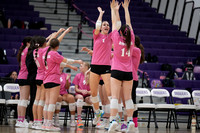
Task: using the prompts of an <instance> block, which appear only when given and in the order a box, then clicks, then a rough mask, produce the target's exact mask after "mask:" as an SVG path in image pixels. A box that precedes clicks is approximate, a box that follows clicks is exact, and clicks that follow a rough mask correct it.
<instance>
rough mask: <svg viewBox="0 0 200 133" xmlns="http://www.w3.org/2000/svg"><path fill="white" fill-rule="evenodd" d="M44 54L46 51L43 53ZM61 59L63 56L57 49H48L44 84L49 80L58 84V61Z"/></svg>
mask: <svg viewBox="0 0 200 133" xmlns="http://www.w3.org/2000/svg"><path fill="white" fill-rule="evenodd" d="M45 55H46V52H45V53H44V56H45ZM63 59H64V57H63V56H62V55H60V54H59V53H58V52H57V51H49V53H48V55H47V66H46V67H45V76H44V81H43V82H44V84H45V83H50V82H51V83H56V84H60V75H61V73H60V63H61V62H62V61H63ZM44 60H45V59H44Z"/></svg>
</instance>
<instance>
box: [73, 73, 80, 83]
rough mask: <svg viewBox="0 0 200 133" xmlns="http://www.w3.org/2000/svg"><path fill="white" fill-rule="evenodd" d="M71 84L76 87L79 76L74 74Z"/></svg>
mask: <svg viewBox="0 0 200 133" xmlns="http://www.w3.org/2000/svg"><path fill="white" fill-rule="evenodd" d="M73 84H75V85H78V84H79V74H76V76H75V77H74V80H73Z"/></svg>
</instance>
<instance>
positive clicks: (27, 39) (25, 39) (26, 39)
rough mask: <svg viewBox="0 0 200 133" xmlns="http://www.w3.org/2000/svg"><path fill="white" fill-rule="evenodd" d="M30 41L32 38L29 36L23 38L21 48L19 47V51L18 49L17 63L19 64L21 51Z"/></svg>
mask: <svg viewBox="0 0 200 133" xmlns="http://www.w3.org/2000/svg"><path fill="white" fill-rule="evenodd" d="M31 39H32V38H31V37H30V36H27V37H25V38H24V40H23V43H22V46H21V47H20V49H19V51H18V53H17V61H18V62H19V63H20V62H21V54H22V52H23V50H24V49H25V48H26V46H27V43H30V41H31Z"/></svg>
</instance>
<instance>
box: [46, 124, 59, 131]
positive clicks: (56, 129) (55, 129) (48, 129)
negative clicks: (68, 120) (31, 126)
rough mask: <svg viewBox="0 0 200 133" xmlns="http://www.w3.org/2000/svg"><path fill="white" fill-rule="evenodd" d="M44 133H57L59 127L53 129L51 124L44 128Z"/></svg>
mask: <svg viewBox="0 0 200 133" xmlns="http://www.w3.org/2000/svg"><path fill="white" fill-rule="evenodd" d="M45 130H46V131H55V132H58V131H60V127H55V126H53V124H50V125H49V126H46V129H45Z"/></svg>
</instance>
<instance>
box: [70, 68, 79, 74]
mask: <svg viewBox="0 0 200 133" xmlns="http://www.w3.org/2000/svg"><path fill="white" fill-rule="evenodd" d="M71 69H72V70H74V71H78V68H77V67H75V66H71ZM70 76H71V74H70Z"/></svg>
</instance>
